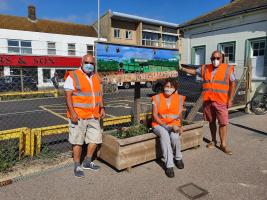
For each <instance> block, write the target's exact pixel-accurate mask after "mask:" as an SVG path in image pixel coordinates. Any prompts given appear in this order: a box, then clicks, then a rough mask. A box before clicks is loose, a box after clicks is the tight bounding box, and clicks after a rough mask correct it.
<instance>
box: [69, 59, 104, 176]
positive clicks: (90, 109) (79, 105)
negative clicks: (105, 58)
mask: <svg viewBox="0 0 267 200" xmlns="http://www.w3.org/2000/svg"><path fill="white" fill-rule="evenodd" d="M94 69H95V59H94V57H93V56H92V55H85V56H83V58H82V62H81V67H80V68H79V69H77V70H74V71H70V72H69V75H68V77H67V78H66V80H65V83H64V89H65V95H66V101H67V107H68V110H67V117H68V119H69V142H70V143H71V144H72V147H73V160H74V175H75V176H76V177H78V178H82V177H84V172H83V169H90V170H94V171H96V170H99V169H100V167H99V166H97V165H96V164H94V163H93V162H92V156H93V154H94V151H95V149H96V146H97V144H100V143H102V133H101V128H100V122H99V119H100V118H103V117H104V116H105V110H104V107H103V94H102V90H101V82H100V78H99V76H98V75H97V74H96V73H95V70H94ZM84 143H86V144H88V147H87V155H86V157H85V159H84V161H83V163H82V166H81V163H80V162H81V151H82V145H83V144H84Z"/></svg>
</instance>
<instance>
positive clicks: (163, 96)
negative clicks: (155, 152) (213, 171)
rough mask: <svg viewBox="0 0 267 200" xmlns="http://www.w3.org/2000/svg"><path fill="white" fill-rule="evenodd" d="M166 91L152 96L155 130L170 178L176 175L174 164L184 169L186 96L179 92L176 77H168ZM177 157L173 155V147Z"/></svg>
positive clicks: (165, 85) (153, 125)
mask: <svg viewBox="0 0 267 200" xmlns="http://www.w3.org/2000/svg"><path fill="white" fill-rule="evenodd" d="M163 88H164V91H163V92H162V93H159V94H157V95H155V96H153V97H152V105H153V111H152V115H153V121H152V128H153V132H154V133H155V134H156V135H158V136H159V137H160V144H161V149H162V153H163V158H164V160H165V165H166V170H165V173H166V175H167V176H168V177H169V178H173V177H174V171H173V167H174V164H175V165H176V167H177V168H179V169H183V168H184V163H183V160H182V153H181V147H180V134H182V132H183V129H182V110H183V105H184V101H185V97H184V96H182V95H179V94H178V93H177V88H178V83H177V81H176V80H174V79H167V80H166V81H165V83H164V87H163ZM172 147H174V150H175V157H174V156H173V148H172Z"/></svg>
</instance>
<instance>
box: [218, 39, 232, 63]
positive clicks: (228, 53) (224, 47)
mask: <svg viewBox="0 0 267 200" xmlns="http://www.w3.org/2000/svg"><path fill="white" fill-rule="evenodd" d="M219 50H220V51H223V52H224V57H228V59H229V62H230V63H233V62H235V42H227V43H221V44H219Z"/></svg>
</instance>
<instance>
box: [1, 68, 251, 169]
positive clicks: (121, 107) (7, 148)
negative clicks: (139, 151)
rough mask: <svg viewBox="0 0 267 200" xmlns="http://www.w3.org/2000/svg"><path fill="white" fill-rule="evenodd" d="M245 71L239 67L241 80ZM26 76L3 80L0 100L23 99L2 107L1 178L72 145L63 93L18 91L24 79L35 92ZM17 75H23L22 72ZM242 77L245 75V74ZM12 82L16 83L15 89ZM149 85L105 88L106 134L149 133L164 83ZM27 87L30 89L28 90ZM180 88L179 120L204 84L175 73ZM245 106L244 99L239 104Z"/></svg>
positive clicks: (59, 155) (63, 153)
mask: <svg viewBox="0 0 267 200" xmlns="http://www.w3.org/2000/svg"><path fill="white" fill-rule="evenodd" d="M244 69H245V68H242V67H238V70H240V71H241V75H242V73H243V72H244ZM28 72H29V70H24V71H23V73H24V74H23V75H24V76H27V77H30V78H28V79H25V78H21V75H18V76H17V75H15V76H14V77H16V78H14V79H13V77H12V78H11V79H10V78H9V79H8V78H6V77H4V78H5V80H4V82H5V84H4V85H5V86H2V85H3V84H2V85H1V92H0V96H1V97H4V96H5V95H8V96H10V97H13V96H12V94H14V97H15V96H19V95H21V96H24V98H19V99H16V100H15V101H8V100H9V99H8V98H7V101H2V102H0V120H1V123H0V130H2V131H0V163H1V165H0V173H1V171H2V173H3V172H6V171H8V170H10V169H12V167H14V166H15V165H17V166H19V165H20V163H21V162H22V161H23V160H24V159H28V158H29V157H31V158H33V159H35V160H36V159H37V160H38V159H39V160H40V161H42V162H47V161H51V162H53V160H61V159H66V158H70V157H71V145H70V144H69V142H68V128H69V125H68V122H67V119H66V114H65V113H66V103H65V98H64V96H63V95H62V94H63V92H62V91H63V89H62V88H61V87H59V89H58V90H54V89H52V90H51V88H50V89H49V90H48V91H41V90H38V88H37V90H35V89H34V90H33V91H27V92H21V88H22V87H21V80H22V79H23V80H24V81H26V82H27V81H28V82H27V83H23V88H24V89H25V86H26V85H27V87H28V88H35V86H34V85H36V84H37V82H38V79H37V78H36V75H35V73H33V74H32V73H28ZM17 73H21V71H19V72H17ZM244 73H245V74H246V72H244ZM238 74H239V73H238ZM241 75H240V77H239V76H238V77H237V78H238V79H241V80H242V81H241V82H240V83H241V84H240V85H241V86H240V88H242V87H243V85H244V84H245V82H244V80H245V78H244V77H245V76H241ZM17 77H19V78H17ZM1 78H3V77H0V79H1ZM8 80H9V81H11V82H8ZM15 80H17V82H16V81H15ZM12 81H15V83H14V84H13V83H12ZM149 83H150V84H148V83H141V84H140V85H139V84H136V83H130V88H128V89H124V88H123V85H122V87H118V85H117V84H108V85H104V102H105V108H106V118H105V119H104V120H103V122H102V127H103V130H104V131H108V130H118V131H120V130H121V129H122V128H123V127H131V126H134V125H136V124H139V123H140V124H143V126H144V127H146V128H149V125H150V121H151V110H152V105H151V96H153V95H154V94H155V93H156V92H159V91H160V90H161V89H162V86H163V81H162V80H159V81H155V82H149ZM18 85H20V86H18ZM30 85H33V86H31V87H30ZM178 85H179V88H178V92H179V93H180V94H182V95H184V96H186V105H185V108H184V112H183V116H184V118H186V117H188V114H189V112H190V110H192V109H193V108H194V106H195V105H196V102H197V100H198V99H199V97H200V95H201V92H202V82H201V80H199V79H198V78H196V77H194V76H188V75H186V74H184V73H179V77H178ZM245 85H246V84H245ZM147 86H149V88H148V87H147ZM139 87H140V93H139V90H138V89H135V88H139ZM2 88H4V89H2ZM245 90H246V89H244V91H245ZM14 91H15V93H14ZM242 91H243V90H242ZM11 92H13V93H11ZM46 92H47V93H49V92H50V93H49V94H50V95H47V93H46ZM58 92H59V93H58ZM27 94H29V95H31V96H30V97H31V98H30V99H28V98H27ZM34 94H43V95H42V96H38V97H39V98H32V97H34ZM51 94H52V96H51ZM58 94H59V95H58ZM237 94H239V96H242V95H243V93H242V92H241V93H238V92H237ZM40 97H42V98H40ZM242 98H243V96H242ZM242 98H241V97H238V99H239V100H238V101H239V102H240V101H241V100H240V99H242ZM243 103H244V102H243V99H242V105H243ZM195 108H196V107H195ZM192 120H202V113H201V110H200V111H199V108H198V109H195V112H194V114H193V117H192ZM21 127H25V128H21ZM26 127H27V128H26ZM27 164H28V165H31V162H27ZM24 165H25V163H24Z"/></svg>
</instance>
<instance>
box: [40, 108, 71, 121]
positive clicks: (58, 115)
mask: <svg viewBox="0 0 267 200" xmlns="http://www.w3.org/2000/svg"><path fill="white" fill-rule="evenodd" d="M39 107H40V108H42V109H44V110H46V111H47V112H49V113H51V114H53V115H55V116H57V117H59V118H61V119H64V120H66V121H68V119H67V118H66V117H63V116H62V115H60V114H58V113H56V112H54V111H52V110H49V109H47V108H45V107H43V106H39Z"/></svg>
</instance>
